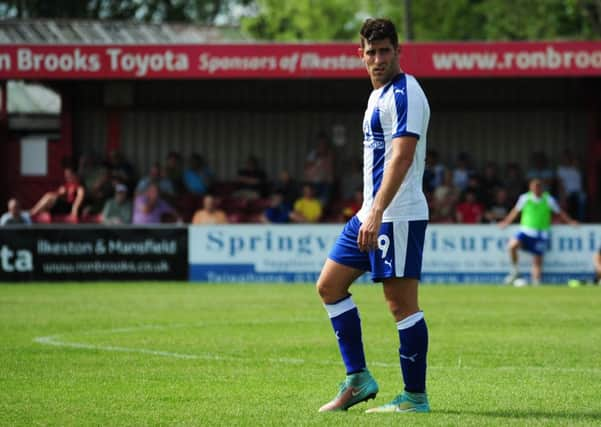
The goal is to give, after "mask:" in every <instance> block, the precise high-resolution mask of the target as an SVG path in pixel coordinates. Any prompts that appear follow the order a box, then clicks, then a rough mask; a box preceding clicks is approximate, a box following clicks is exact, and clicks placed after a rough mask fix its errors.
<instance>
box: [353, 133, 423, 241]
mask: <svg viewBox="0 0 601 427" xmlns="http://www.w3.org/2000/svg"><path fill="white" fill-rule="evenodd" d="M416 146H417V137H415V136H408V135H407V136H401V137H398V138H394V139H393V140H392V156H391V158H390V163H389V164H388V167H387V168H386V170H385V172H384V176H383V177H382V185H381V186H380V189H379V190H378V192H377V193H376V197H375V198H374V202H373V205H372V208H371V211H370V213H369V215H368V216H367V218H366V219H365V221H364V222H363V224H362V225H361V228H360V229H359V235H358V237H357V243H358V245H359V249H360V250H362V251H367V250H370V249H375V248H377V246H378V245H377V243H378V242H377V239H378V232H379V231H380V226H381V225H382V215H383V214H384V210H385V209H386V208H387V207H388V205H389V204H390V202H391V201H392V199H393V198H394V196H395V195H396V193H397V192H398V191H399V188H400V187H401V184H402V183H403V180H404V179H405V176H406V175H407V171H408V170H409V168H410V167H411V164H412V163H413V157H414V156H415V148H416Z"/></svg>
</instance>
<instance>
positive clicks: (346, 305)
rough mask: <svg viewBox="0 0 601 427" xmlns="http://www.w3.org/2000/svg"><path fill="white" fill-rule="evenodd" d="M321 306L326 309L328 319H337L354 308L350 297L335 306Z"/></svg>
mask: <svg viewBox="0 0 601 427" xmlns="http://www.w3.org/2000/svg"><path fill="white" fill-rule="evenodd" d="M323 306H324V307H325V308H326V311H327V312H328V316H329V317H330V319H332V318H334V317H338V316H340V315H341V314H343V313H346V312H347V311H351V310H352V309H353V308H355V307H356V305H355V303H354V302H353V299H352V298H351V296H350V295H349V296H348V297H347V298H345V299H343V300H342V301H338V302H337V303H336V304H324V305H323Z"/></svg>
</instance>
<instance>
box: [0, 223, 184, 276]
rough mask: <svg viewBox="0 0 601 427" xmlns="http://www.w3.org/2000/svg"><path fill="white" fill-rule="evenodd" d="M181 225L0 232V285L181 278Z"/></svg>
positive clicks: (17, 229)
mask: <svg viewBox="0 0 601 427" xmlns="http://www.w3.org/2000/svg"><path fill="white" fill-rule="evenodd" d="M187 257H188V233H187V228H185V227H173V228H164V227H157V228H146V227H145V228H136V227H68V228H54V227H53V228H49V227H39V228H38V227H36V228H21V227H19V228H2V229H0V281H20V280H43V281H53V280H77V281H81V280H112V279H115V280H186V279H187V278H188V261H187Z"/></svg>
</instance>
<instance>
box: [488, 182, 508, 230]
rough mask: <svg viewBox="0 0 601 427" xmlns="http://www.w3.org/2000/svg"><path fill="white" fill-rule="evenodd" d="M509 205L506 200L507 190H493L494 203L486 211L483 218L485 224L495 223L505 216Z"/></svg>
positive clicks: (500, 188)
mask: <svg viewBox="0 0 601 427" xmlns="http://www.w3.org/2000/svg"><path fill="white" fill-rule="evenodd" d="M511 205H512V204H511V203H510V202H509V199H508V198H507V190H506V189H505V188H502V187H497V188H496V189H495V196H494V201H493V202H492V203H491V205H490V206H488V208H487V209H486V212H485V213H484V218H485V219H486V221H487V222H490V223H497V222H499V221H501V220H502V219H503V218H505V217H506V216H507V214H508V213H509V211H510V210H511Z"/></svg>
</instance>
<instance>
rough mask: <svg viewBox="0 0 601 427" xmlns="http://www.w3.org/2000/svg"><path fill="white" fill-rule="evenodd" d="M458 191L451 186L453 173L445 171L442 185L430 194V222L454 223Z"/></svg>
mask: <svg viewBox="0 0 601 427" xmlns="http://www.w3.org/2000/svg"><path fill="white" fill-rule="evenodd" d="M458 199H459V190H458V189H457V188H456V187H455V186H454V185H453V172H452V171H450V170H448V169H447V170H446V171H445V174H444V179H443V182H442V184H440V185H439V186H438V187H436V190H434V193H433V194H432V213H431V221H432V222H454V221H455V205H456V203H457V200H458Z"/></svg>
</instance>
